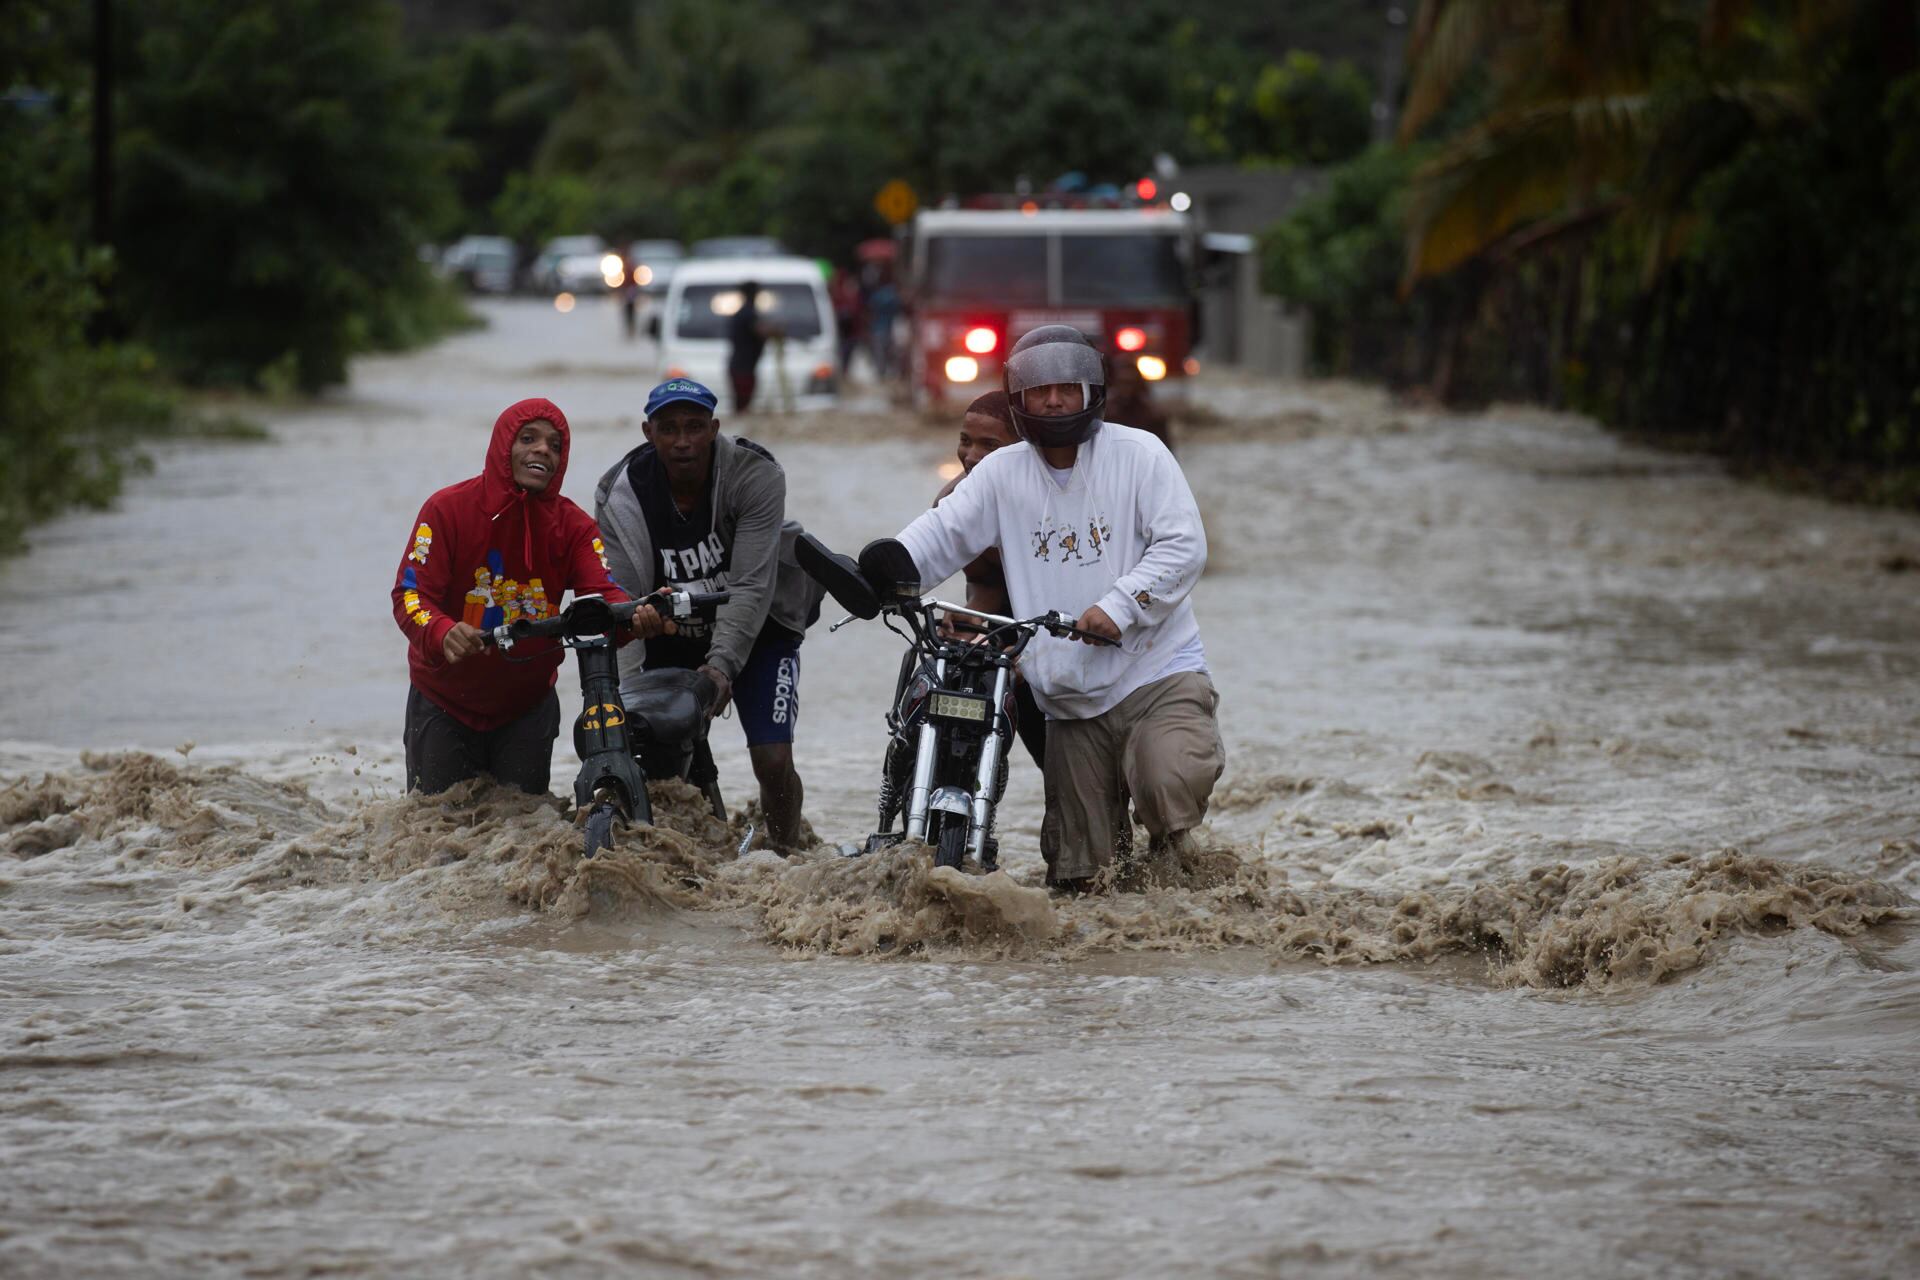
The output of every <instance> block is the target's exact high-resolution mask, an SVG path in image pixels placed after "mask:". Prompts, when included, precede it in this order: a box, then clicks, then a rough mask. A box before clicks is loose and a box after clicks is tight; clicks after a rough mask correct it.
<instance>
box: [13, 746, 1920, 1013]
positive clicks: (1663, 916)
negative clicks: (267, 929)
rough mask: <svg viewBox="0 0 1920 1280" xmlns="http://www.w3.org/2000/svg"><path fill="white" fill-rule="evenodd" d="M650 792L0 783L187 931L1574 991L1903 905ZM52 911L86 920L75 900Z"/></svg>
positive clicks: (1770, 878) (50, 831)
mask: <svg viewBox="0 0 1920 1280" xmlns="http://www.w3.org/2000/svg"><path fill="white" fill-rule="evenodd" d="M1455 763H1456V765H1458V762H1455ZM1476 768H1477V766H1474V767H1468V772H1474V771H1475V770H1476ZM653 799H654V806H655V818H656V823H657V825H655V826H651V827H646V826H637V827H633V828H630V829H628V830H626V831H623V832H622V833H620V836H619V838H618V840H617V842H616V846H615V848H614V849H613V850H612V851H610V852H608V853H606V854H603V855H602V856H600V857H598V858H594V859H585V858H582V857H581V856H580V843H581V840H580V833H579V831H578V829H577V828H576V827H575V826H574V825H573V824H572V823H571V822H569V821H568V820H567V817H566V815H565V813H564V811H563V809H562V808H561V806H560V804H559V802H558V801H556V800H554V799H552V798H551V797H542V798H534V797H530V796H525V795H522V794H519V793H517V792H512V791H508V790H505V789H502V788H498V787H493V786H489V785H486V784H483V783H469V784H463V785H462V786H461V787H459V788H456V789H455V790H453V791H451V792H449V793H447V794H446V795H444V796H439V797H423V796H417V795H408V796H401V797H397V798H390V799H380V800H372V801H367V802H361V803H358V804H357V805H356V806H354V807H351V808H349V809H348V810H347V811H346V812H345V813H336V812H335V811H334V810H333V808H332V807H331V806H329V805H327V804H325V803H323V802H321V801H319V800H316V799H315V798H313V797H312V796H311V795H309V794H308V793H307V791H306V789H305V788H304V787H302V786H301V785H300V784H298V783H291V782H270V781H263V780H261V779H258V778H254V777H251V776H250V775H248V774H247V773H245V772H244V771H241V770H239V769H236V768H234V767H231V766H216V767H212V768H200V767H194V766H191V765H184V764H183V765H176V764H172V763H170V762H168V761H165V760H162V759H160V758H158V757H155V756H152V755H148V754H144V753H127V754H123V755H117V756H105V757H102V756H87V757H85V758H84V759H83V761H82V765H81V768H79V769H77V770H70V771H65V772H59V773H51V774H46V775H41V776H38V777H34V778H22V779H17V780H15V781H14V782H12V783H11V784H9V785H8V786H7V787H6V789H5V790H0V825H4V832H0V840H3V841H4V848H5V849H6V851H7V852H8V853H9V854H10V855H11V856H12V857H13V858H14V859H16V860H17V862H16V872H15V876H16V878H17V879H18V880H19V881H20V882H22V884H21V887H24V885H25V883H26V882H34V883H35V885H36V887H42V885H43V884H44V887H45V888H47V889H48V890H53V889H54V886H55V885H56V884H58V883H59V882H62V881H64V882H67V883H68V884H69V885H71V884H72V883H73V882H74V881H75V880H81V881H84V882H85V883H86V884H87V885H89V886H90V887H92V888H93V889H95V890H99V889H115V890H118V891H119V893H120V895H121V896H123V897H125V898H127V899H129V901H128V902H127V903H126V906H127V907H128V909H129V910H131V911H133V912H135V913H145V914H134V915H119V916H115V917H114V918H113V920H112V923H111V928H112V929H113V930H114V931H116V932H118V933H120V934H121V935H123V936H124V935H125V934H127V933H129V932H139V931H140V930H141V929H142V928H146V929H153V930H161V929H171V928H177V927H180V925H181V922H182V919H183V918H184V917H186V916H188V915H191V914H193V913H194V912H195V911H199V912H200V913H201V914H200V916H199V918H200V919H205V918H206V910H205V908H206V906H207V904H209V903H213V902H218V903H220V904H222V906H223V908H224V909H225V910H226V911H227V912H232V911H234V910H245V909H246V908H245V903H246V902H247V901H249V900H254V899H261V898H265V897H269V896H272V897H276V898H281V897H284V896H285V895H298V894H299V893H301V892H302V891H303V890H328V889H335V888H338V887H341V886H354V885H369V884H392V885H398V886H403V887H404V889H403V892H402V893H401V894H399V895H398V896H391V897H390V898H389V906H390V907H391V906H393V905H394V904H401V905H399V907H398V909H397V911H395V912H394V913H393V914H390V915H389V917H388V918H387V921H386V923H384V924H382V925H380V926H379V929H380V930H381V931H384V932H389V933H391V934H392V936H393V937H394V938H396V939H399V938H406V937H413V936H416V935H420V934H422V933H433V932H437V933H441V934H444V935H445V936H448V937H460V936H462V934H463V930H465V929H468V928H470V927H472V926H473V925H476V924H481V923H491V922H496V921H499V920H501V919H503V918H510V917H514V916H516V915H519V914H521V913H534V914H536V915H542V916H548V917H552V918H556V919H562V920H578V919H587V918H593V919H594V920H596V921H597V922H600V923H607V922H610V921H619V920H623V919H629V918H632V917H635V916H646V915H649V914H658V913H668V912H726V913H730V914H728V915H726V916H725V917H724V918H719V919H716V920H715V921H714V927H715V928H716V929H735V928H738V927H740V926H739V924H738V923H736V920H737V919H738V918H740V915H741V912H742V910H743V909H744V917H745V918H746V919H748V920H750V921H751V924H750V925H749V926H748V927H750V928H752V929H753V930H754V932H755V933H756V934H757V936H759V937H760V938H762V939H763V940H764V941H766V942H767V943H769V944H771V945H773V946H776V947H783V948H794V949H803V950H814V951H821V952H826V953H829V954H834V955H843V956H852V955H868V956H908V955H926V956H937V957H942V958H958V959H985V958H1003V957H1008V956H1029V957H1030V956H1037V955H1053V956H1058V957H1060V958H1063V959H1079V958H1085V957H1089V956H1094V955H1100V954H1104V953H1112V952H1122V951H1163V952H1185V951H1195V950H1218V949H1226V948H1253V949H1257V950H1260V951H1264V952H1267V953H1270V954H1271V955H1273V956H1275V957H1279V958H1288V959H1307V960H1314V961H1319V962H1321V963H1325V964H1343V965H1344V964H1388V963H1407V962H1415V963H1425V962H1431V961H1433V960H1435V959H1438V958H1440V957H1443V956H1453V955H1463V954H1464V955H1471V956H1480V957H1484V959H1485V962H1486V971H1487V974H1488V976H1489V978H1490V979H1491V980H1492V981H1493V982H1495V983H1498V984H1502V985H1514V986H1529V987H1545V988H1566V987H1581V988H1585V989H1588V990H1593V991H1607V990H1619V989H1623V988H1631V987H1641V986H1646V985H1650V984H1653V983H1657V982H1659V981H1661V980H1663V979H1666V978H1670V977H1672V976H1673V975H1675V974H1679V973H1684V972H1686V971H1688V970H1691V969H1694V968H1697V967H1698V966H1700V965H1703V964H1706V963H1709V962H1710V961H1711V960H1712V959H1713V957H1714V956H1715V955H1717V954H1719V953H1720V952H1722V951H1723V950H1724V948H1725V946H1726V944H1727V942H1728V941H1729V940H1730V939H1732V938H1734V937H1738V936H1741V935H1771V934H1777V933H1783V932H1787V931H1790V930H1795V929H1818V930H1820V931H1822V932H1825V933H1829V934H1833V935H1835V936H1840V937H1851V936H1854V935H1857V934H1859V933H1860V932H1861V931H1862V930H1863V929H1866V928H1867V927H1869V926H1871V925H1873V924H1876V923H1880V922H1883V921H1889V920H1894V919H1898V918H1902V917H1903V916H1904V914H1905V912H1906V910H1907V908H1908V907H1909V906H1910V905H1911V904H1910V901H1909V900H1908V899H1907V898H1905V896H1904V895H1903V894H1902V893H1901V892H1900V891H1899V890H1897V889H1896V888H1894V887H1892V886H1891V885H1889V884H1886V883H1884V882H1882V881H1880V880H1877V879H1873V878H1869V877H1865V876H1860V875H1855V874H1852V873H1849V872H1846V871H1842V870H1838V869H1835V868H1830V867H1824V866H1820V865H1818V864H1796V863H1787V862H1781V861H1778V860H1774V859H1768V858H1760V857H1750V856H1747V855H1745V854H1743V853H1741V852H1740V851H1739V850H1737V849H1720V850H1710V851H1705V852H1702V853H1700V854H1674V855H1670V856H1668V857H1665V858H1660V859H1653V858H1648V857H1644V856H1619V855H1616V856H1604V857H1600V858H1598V859H1596V860H1594V861H1591V862H1588V863H1585V864H1582V865H1577V866H1570V865H1567V864H1565V863H1555V864H1552V865H1546V866H1535V867H1533V868H1531V869H1530V870H1528V871H1526V872H1525V873H1524V874H1523V875H1517V876H1515V875H1510V876H1501V877H1498V878H1493V879H1479V878H1476V879H1474V880H1473V881H1471V882H1463V883H1454V882H1442V883H1438V884H1434V885H1431V886H1429V887H1425V888H1422V889H1419V890H1416V891H1412V892H1396V891H1392V890H1383V889H1362V888H1354V887H1346V886H1339V885H1335V884H1333V883H1331V882H1328V881H1326V880H1316V881H1304V882H1300V883H1296V882H1294V881H1293V879H1292V878H1291V877H1290V875H1289V872H1288V870H1287V868H1286V867H1285V865H1284V864H1276V863H1275V862H1273V861H1270V860H1267V859H1265V858H1263V857H1262V856H1261V855H1260V854H1259V852H1258V851H1256V850H1253V849H1249V848H1245V847H1238V848H1236V847H1233V846H1222V845H1211V846H1209V845H1205V844H1195V845H1193V846H1191V847H1190V848H1188V849H1187V850H1185V851H1184V852H1183V854H1182V860H1181V862H1180V863H1179V865H1176V866H1168V867H1165V868H1162V869H1161V870H1160V873H1159V874H1158V875H1157V876H1154V877H1151V880H1152V883H1149V884H1148V885H1147V886H1146V887H1145V888H1144V890H1143V891H1139V892H1126V893H1103V894H1093V895H1088V896H1085V897H1075V898H1066V899H1056V898H1052V897H1050V896H1049V895H1048V893H1047V891H1046V890H1045V889H1043V888H1041V887H1038V886H1034V885H1025V884H1021V883H1019V882H1017V881H1016V880H1015V879H1014V878H1012V877H1011V876H1009V875H1008V874H1007V873H1006V872H1005V871H997V872H995V873H993V874H991V875H985V876H975V875H968V874H964V873H962V872H960V871H955V870H953V869H950V868H936V867H934V866H933V865H932V860H931V856H930V852H929V851H928V850H927V849H926V848H925V847H924V846H919V845H904V846H900V847H898V848H895V849H890V850H887V851H884V852H881V853H877V854H873V855H869V856H866V857H861V858H843V857H840V856H838V855H837V854H836V853H835V852H834V851H833V850H831V849H829V848H826V847H825V846H818V847H816V848H815V849H814V850H813V851H811V852H810V853H808V854H806V855H804V856H801V857H799V858H797V859H795V860H794V861H793V862H792V863H788V862H786V861H784V860H782V859H780V858H778V857H774V856H771V855H764V854H762V855H756V856H755V857H752V858H749V859H746V860H740V859H738V858H737V856H736V849H737V846H738V843H739V839H740V836H741V834H742V832H741V825H740V824H741V820H740V819H736V820H735V823H734V824H733V825H731V826H730V825H729V824H726V823H722V822H720V821H719V820H717V819H715V818H714V817H713V816H712V815H711V814H710V813H709V812H708V811H707V809H706V807H705V802H704V800H703V799H702V797H701V796H700V795H699V793H698V792H696V791H694V790H693V789H692V788H690V787H688V786H686V785H685V784H682V783H677V782H668V783H663V784H658V785H656V787H655V788H654V796H653ZM1350 834H1352V835H1354V836H1358V837H1361V838H1366V837H1371V836H1374V835H1379V834H1385V832H1384V831H1381V830H1376V829H1375V828H1373V827H1361V828H1358V829H1356V830H1355V831H1353V832H1351V833H1350ZM1913 856H1914V855H1913V850H1912V848H1911V846H1910V845H1909V847H1907V848H1906V849H1905V850H1904V851H1902V854H1901V856H1894V855H1890V857H1891V858H1893V861H1892V864H1891V865H1890V866H1889V868H1888V869H1889V871H1890V872H1891V873H1893V874H1895V875H1900V874H1906V873H1908V872H1910V871H1911V859H1912V857H1913ZM151 865H160V866H165V867H168V868H170V869H172V870H173V871H174V872H175V873H176V874H175V875H174V876H172V877H169V878H168V879H166V880H165V881H161V882H156V884H157V885H159V886H162V887H163V888H164V893H165V895H166V900H165V901H152V900H149V901H141V900H140V898H141V894H140V892H139V886H140V884H141V883H142V882H140V881H137V880H129V879H127V878H126V876H127V873H129V872H130V871H132V870H134V869H136V868H139V867H142V866H151ZM322 896H323V899H324V901H325V902H326V904H327V905H326V906H325V907H323V908H322V909H321V915H322V918H321V919H318V920H314V921H312V922H311V923H310V927H315V928H319V927H324V924H325V922H326V912H329V911H331V910H334V909H337V908H336V907H335V905H334V903H335V900H334V899H333V898H332V897H330V896H327V895H322ZM54 900H57V895H50V901H54ZM168 902H170V903H171V904H172V909H171V910H169V909H168ZM75 905H76V906H77V905H78V904H75ZM277 905H279V906H280V907H281V908H282V909H284V907H285V903H284V902H283V903H279V904H277ZM58 923H59V927H61V928H79V929H86V928H88V927H97V926H98V924H99V922H98V921H97V920H93V919H91V917H90V915H89V914H85V913H76V914H75V916H74V918H71V919H64V920H59V921H58Z"/></svg>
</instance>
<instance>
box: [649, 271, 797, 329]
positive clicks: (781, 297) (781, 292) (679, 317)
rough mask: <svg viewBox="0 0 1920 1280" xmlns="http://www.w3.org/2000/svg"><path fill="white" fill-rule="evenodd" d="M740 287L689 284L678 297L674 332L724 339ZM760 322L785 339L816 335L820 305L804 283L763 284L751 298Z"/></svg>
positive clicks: (735, 309) (736, 307) (736, 303)
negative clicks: (678, 303) (779, 333)
mask: <svg viewBox="0 0 1920 1280" xmlns="http://www.w3.org/2000/svg"><path fill="white" fill-rule="evenodd" d="M740 302H741V298H740V286H738V285H732V284H690V285H688V286H687V287H686V290H685V291H684V292H683V293H681V295H680V309H679V311H678V312H676V313H675V316H674V331H675V332H676V333H677V334H678V335H679V336H680V337H682V338H725V337H726V336H727V324H728V322H729V321H731V320H732V319H733V316H734V313H735V312H737V311H739V310H740ZM754 303H755V305H756V306H757V307H758V308H759V310H760V319H761V321H762V322H763V323H766V324H769V325H772V326H773V327H775V328H777V329H779V330H780V332H781V333H782V334H784V335H785V336H787V337H789V338H817V337H819V336H820V304H819V301H818V300H817V298H816V296H815V294H814V290H813V287H812V286H811V285H805V284H798V283H796V284H763V285H761V286H760V292H759V293H758V294H757V295H756V296H755V299H754Z"/></svg>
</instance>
